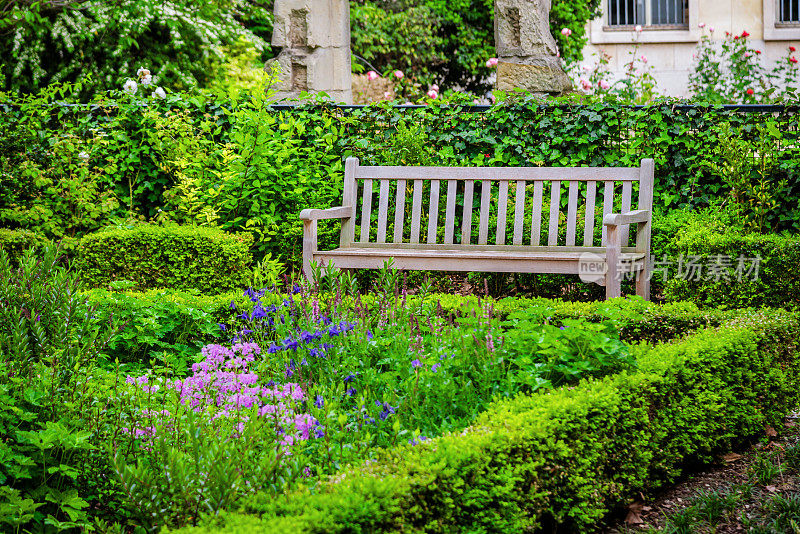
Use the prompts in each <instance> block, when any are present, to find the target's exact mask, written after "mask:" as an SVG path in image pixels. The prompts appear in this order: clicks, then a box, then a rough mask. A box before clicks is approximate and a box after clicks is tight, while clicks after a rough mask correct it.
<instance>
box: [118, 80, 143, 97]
mask: <svg viewBox="0 0 800 534" xmlns="http://www.w3.org/2000/svg"><path fill="white" fill-rule="evenodd" d="M122 90H123V91H125V92H126V93H129V94H131V95H135V94H136V91H138V90H139V85H138V84H137V83H136V82H134V81H133V80H128V81H127V82H125V85H123V86H122Z"/></svg>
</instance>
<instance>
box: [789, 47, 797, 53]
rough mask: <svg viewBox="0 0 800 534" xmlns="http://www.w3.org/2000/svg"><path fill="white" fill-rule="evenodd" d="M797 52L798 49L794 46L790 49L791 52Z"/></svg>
mask: <svg viewBox="0 0 800 534" xmlns="http://www.w3.org/2000/svg"><path fill="white" fill-rule="evenodd" d="M795 51H797V49H796V48H795V47H793V46H790V47H789V52H795Z"/></svg>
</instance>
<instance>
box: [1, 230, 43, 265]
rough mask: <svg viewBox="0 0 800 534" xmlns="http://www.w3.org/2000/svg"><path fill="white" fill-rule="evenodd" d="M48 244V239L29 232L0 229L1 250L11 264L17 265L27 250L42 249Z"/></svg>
mask: <svg viewBox="0 0 800 534" xmlns="http://www.w3.org/2000/svg"><path fill="white" fill-rule="evenodd" d="M47 243H48V241H47V239H45V238H44V237H42V236H41V235H39V234H36V233H34V232H31V231H29V230H9V229H7V228H0V249H2V250H3V251H4V252H5V253H6V254H7V255H8V258H9V261H10V262H11V263H14V264H15V263H16V262H17V261H18V260H19V258H20V257H22V253H23V251H24V250H25V249H28V248H33V249H37V250H38V249H41V248H42V247H44V246H45V245H46V244H47Z"/></svg>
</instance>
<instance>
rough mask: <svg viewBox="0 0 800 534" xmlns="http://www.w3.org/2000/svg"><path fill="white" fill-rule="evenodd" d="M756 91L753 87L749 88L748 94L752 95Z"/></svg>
mask: <svg viewBox="0 0 800 534" xmlns="http://www.w3.org/2000/svg"><path fill="white" fill-rule="evenodd" d="M754 92H755V91H753V90H752V89H748V90H747V94H748V95H752V94H753V93H754Z"/></svg>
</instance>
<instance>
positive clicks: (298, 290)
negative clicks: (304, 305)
mask: <svg viewBox="0 0 800 534" xmlns="http://www.w3.org/2000/svg"><path fill="white" fill-rule="evenodd" d="M298 293H300V286H298V285H297V284H295V285H294V286H293V287H292V294H293V295H297V294H298Z"/></svg>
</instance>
